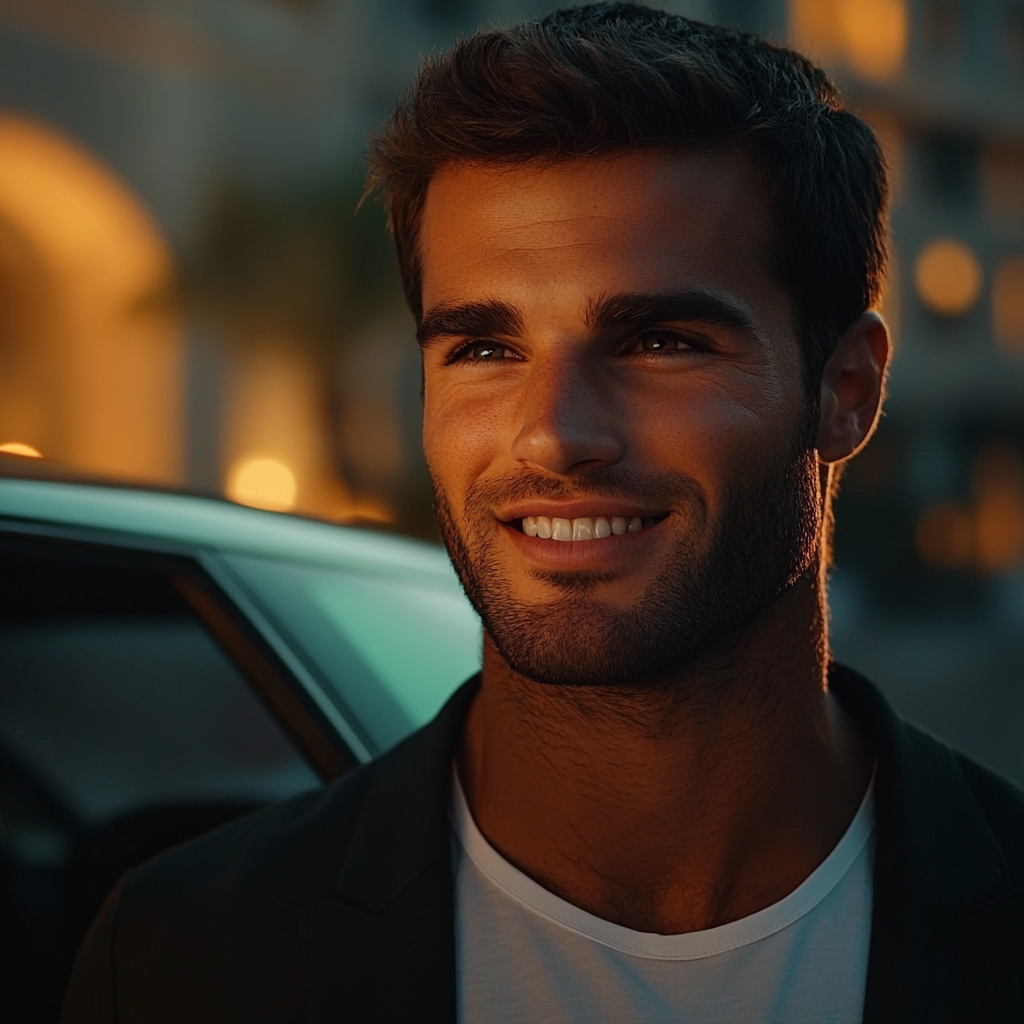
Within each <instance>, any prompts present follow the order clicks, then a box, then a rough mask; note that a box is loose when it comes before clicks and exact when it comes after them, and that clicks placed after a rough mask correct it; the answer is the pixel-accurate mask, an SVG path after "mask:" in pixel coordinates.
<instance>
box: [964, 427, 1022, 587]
mask: <svg viewBox="0 0 1024 1024" xmlns="http://www.w3.org/2000/svg"><path fill="white" fill-rule="evenodd" d="M973 476H974V496H975V497H974V500H975V513H974V521H975V527H974V530H975V558H976V560H977V562H978V565H979V567H980V568H981V569H983V570H985V571H986V572H1004V571H1006V570H1008V569H1012V568H1014V567H1015V566H1016V565H1017V564H1018V563H1019V562H1020V560H1021V558H1022V557H1024V462H1022V461H1021V455H1020V452H1019V451H1018V450H1017V449H1016V448H1015V447H1014V446H1012V445H1009V444H1001V443H993V444H988V445H986V446H985V447H984V448H982V449H981V451H979V452H978V455H977V456H976V458H975V460H974V472H973Z"/></svg>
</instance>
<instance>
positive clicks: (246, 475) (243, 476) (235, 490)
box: [225, 455, 298, 512]
mask: <svg viewBox="0 0 1024 1024" xmlns="http://www.w3.org/2000/svg"><path fill="white" fill-rule="evenodd" d="M225 490H226V492H227V495H228V497H229V498H230V499H231V500H232V501H237V502H239V503H240V504H242V505H253V506H255V507H256V508H265V509H270V510H271V511H274V512H287V511H289V510H290V509H293V508H294V507H295V498H296V495H297V493H298V481H297V480H296V479H295V474H294V473H293V472H292V470H291V469H290V468H289V467H288V466H286V465H285V464H284V463H283V462H282V461H281V460H280V459H274V458H270V457H269V456H266V455H251V456H247V457H243V458H241V459H239V460H238V461H237V462H236V463H235V464H234V465H233V466H232V467H231V470H230V471H229V473H228V480H227V486H226V488H225Z"/></svg>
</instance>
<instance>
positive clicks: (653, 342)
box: [634, 331, 695, 352]
mask: <svg viewBox="0 0 1024 1024" xmlns="http://www.w3.org/2000/svg"><path fill="white" fill-rule="evenodd" d="M694 347H695V346H694V345H693V344H692V343H691V342H690V341H689V340H688V339H687V338H684V337H683V336H682V335H680V334H674V333H673V332H671V331H646V332H645V333H644V334H642V335H640V337H639V338H638V339H637V344H636V347H635V349H634V351H636V352H690V351H693V349H694Z"/></svg>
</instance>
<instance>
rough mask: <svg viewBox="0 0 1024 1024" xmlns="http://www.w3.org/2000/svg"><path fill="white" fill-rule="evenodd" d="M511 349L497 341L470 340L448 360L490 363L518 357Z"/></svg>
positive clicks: (453, 361)
mask: <svg viewBox="0 0 1024 1024" xmlns="http://www.w3.org/2000/svg"><path fill="white" fill-rule="evenodd" d="M518 358H519V357H518V356H517V355H516V353H515V352H513V351H512V349H510V348H508V346H506V345H502V344H500V343H499V342H497V341H472V342H468V343H467V344H465V345H462V346H460V347H459V348H457V349H456V350H455V351H454V352H453V353H452V354H451V357H450V358H449V362H452V363H455V362H459V361H466V362H474V363H492V362H495V361H497V360H500V359H518Z"/></svg>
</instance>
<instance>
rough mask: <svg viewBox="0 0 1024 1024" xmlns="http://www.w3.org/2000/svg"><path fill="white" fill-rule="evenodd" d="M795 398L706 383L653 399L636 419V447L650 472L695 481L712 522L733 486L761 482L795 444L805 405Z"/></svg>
mask: <svg viewBox="0 0 1024 1024" xmlns="http://www.w3.org/2000/svg"><path fill="white" fill-rule="evenodd" d="M790 391H791V389H780V390H778V391H776V390H775V389H771V388H769V389H765V388H763V387H748V388H741V387H736V386H729V384H728V383H725V382H723V383H721V384H720V385H718V386H716V385H715V384H712V383H709V382H706V381H705V382H704V386H702V387H700V388H693V389H690V388H684V389H680V390H678V391H671V392H667V393H662V394H658V395H651V394H648V395H647V396H645V400H644V401H643V402H642V412H641V410H640V409H637V414H636V415H634V417H633V418H634V430H638V431H639V433H638V434H634V437H635V438H636V441H635V444H636V447H637V448H638V449H643V450H645V451H644V458H643V461H644V462H645V463H647V464H648V466H650V467H651V468H655V467H657V466H659V465H660V466H663V467H671V468H672V469H674V470H676V471H678V472H682V473H685V474H687V475H688V476H690V477H692V478H693V479H694V480H695V481H696V482H697V483H698V484H699V485H700V486H701V488H702V490H703V491H704V494H705V498H706V500H707V501H708V504H709V511H710V512H711V513H712V515H714V513H715V511H716V510H717V508H718V507H719V506H720V505H721V503H722V502H723V501H724V500H725V497H726V494H727V492H728V491H730V490H731V489H732V488H733V487H734V485H735V484H737V483H742V480H743V479H744V478H748V477H750V476H756V477H760V476H761V474H762V473H763V472H764V467H765V466H766V465H769V464H773V463H774V462H775V461H777V459H778V457H779V453H780V451H782V450H784V449H786V448H787V447H788V446H789V445H790V444H791V443H792V439H793V437H794V436H795V431H796V429H797V427H798V424H799V422H800V405H799V396H797V395H794V394H790V393H789V392H790Z"/></svg>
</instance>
